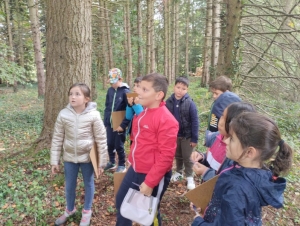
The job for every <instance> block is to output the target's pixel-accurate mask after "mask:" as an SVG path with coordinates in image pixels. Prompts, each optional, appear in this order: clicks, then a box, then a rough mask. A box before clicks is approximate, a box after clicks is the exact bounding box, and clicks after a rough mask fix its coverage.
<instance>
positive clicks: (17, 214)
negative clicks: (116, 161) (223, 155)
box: [0, 87, 300, 226]
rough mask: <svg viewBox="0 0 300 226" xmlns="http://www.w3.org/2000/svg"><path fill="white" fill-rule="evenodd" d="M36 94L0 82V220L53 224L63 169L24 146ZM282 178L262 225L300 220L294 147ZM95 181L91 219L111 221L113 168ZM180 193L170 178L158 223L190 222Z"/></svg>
mask: <svg viewBox="0 0 300 226" xmlns="http://www.w3.org/2000/svg"><path fill="white" fill-rule="evenodd" d="M36 96H37V90H36V87H31V88H27V89H21V90H20V91H19V92H18V93H17V94H14V93H12V92H11V91H10V89H7V88H3V87H2V88H1V87H0V116H1V119H0V166H1V168H0V225H5V226H10V225H38V226H40V225H54V221H55V219H56V218H57V217H58V216H60V214H61V213H62V212H63V211H64V208H65V198H64V176H63V172H60V173H59V174H58V175H56V176H54V177H53V176H52V175H51V173H50V165H49V150H41V151H40V152H38V153H36V152H32V151H31V149H30V147H31V144H32V142H33V141H34V140H35V139H36V138H37V137H38V135H39V133H40V131H41V127H42V116H43V100H40V99H37V98H36ZM102 96H105V95H102ZM101 101H102V100H100V102H101ZM194 101H195V98H194ZM97 102H98V103H99V101H97ZM102 103H103V102H102ZM195 180H196V183H197V184H199V178H196V177H195ZM287 181H288V183H287V189H286V192H285V205H284V208H282V209H279V210H277V209H274V208H272V207H264V208H263V214H262V217H263V225H276V226H277V225H282V226H287V225H288V226H289V225H300V207H299V203H300V190H299V189H300V155H299V152H295V159H294V165H293V170H292V172H291V173H290V174H289V175H288V177H287ZM95 186H96V192H95V197H94V203H93V216H92V223H91V225H99V226H102V225H103V226H107V225H108V226H109V225H115V222H116V210H115V204H114V189H113V173H112V172H106V173H104V174H103V175H102V176H101V177H100V178H99V179H96V180H95ZM185 193H186V181H185V180H183V181H181V182H178V183H176V184H174V183H170V185H169V187H168V189H167V191H166V193H165V195H164V197H163V199H162V202H161V214H162V219H163V225H166V226H173V225H174V226H175V225H176V226H185V225H190V224H191V222H192V220H193V217H194V213H193V211H191V210H190V209H189V201H188V199H187V198H186V197H185V196H184V194H185ZM200 195H201V194H200ZM83 199H84V189H83V182H82V178H81V176H80V177H79V178H78V186H77V198H76V206H77V209H78V210H81V209H82V206H83ZM80 218H81V213H80V211H78V212H77V213H76V214H75V215H74V216H73V217H71V218H70V219H69V220H68V221H67V223H66V224H65V225H72V226H74V225H78V224H79V221H80Z"/></svg>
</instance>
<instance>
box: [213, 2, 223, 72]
mask: <svg viewBox="0 0 300 226" xmlns="http://www.w3.org/2000/svg"><path fill="white" fill-rule="evenodd" d="M221 4H222V7H221V9H220V11H222V12H224V13H222V14H221V15H223V16H220V28H221V29H220V41H219V53H218V63H217V66H216V67H215V70H216V77H218V76H220V75H223V74H224V56H225V39H226V19H225V16H224V14H225V11H226V9H225V7H224V5H225V0H221Z"/></svg>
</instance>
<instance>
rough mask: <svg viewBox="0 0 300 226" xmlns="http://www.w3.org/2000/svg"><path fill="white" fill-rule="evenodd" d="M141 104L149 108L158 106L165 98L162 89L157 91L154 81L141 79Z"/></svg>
mask: <svg viewBox="0 0 300 226" xmlns="http://www.w3.org/2000/svg"><path fill="white" fill-rule="evenodd" d="M137 94H138V98H139V104H141V105H142V106H144V107H147V108H157V107H159V104H160V102H161V100H162V98H163V95H164V93H163V92H162V91H159V92H156V91H155V90H154V88H153V84H152V82H147V81H141V82H140V84H139V87H138V88H137Z"/></svg>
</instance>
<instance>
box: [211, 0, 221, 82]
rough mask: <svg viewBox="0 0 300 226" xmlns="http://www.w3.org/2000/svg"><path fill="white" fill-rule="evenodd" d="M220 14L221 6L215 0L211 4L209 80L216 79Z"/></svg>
mask: <svg viewBox="0 0 300 226" xmlns="http://www.w3.org/2000/svg"><path fill="white" fill-rule="evenodd" d="M220 13H221V5H220V0H215V1H213V3H212V51H211V70H210V77H211V80H214V79H215V78H216V71H217V70H216V66H217V64H218V57H219V46H220V33H221V25H220Z"/></svg>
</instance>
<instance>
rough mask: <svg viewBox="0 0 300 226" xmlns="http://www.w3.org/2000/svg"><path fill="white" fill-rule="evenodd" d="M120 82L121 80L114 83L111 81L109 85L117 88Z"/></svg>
mask: <svg viewBox="0 0 300 226" xmlns="http://www.w3.org/2000/svg"><path fill="white" fill-rule="evenodd" d="M120 84H121V81H120V80H119V81H117V82H116V83H111V84H110V85H111V87H113V88H114V89H117V88H118V87H119V86H120Z"/></svg>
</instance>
